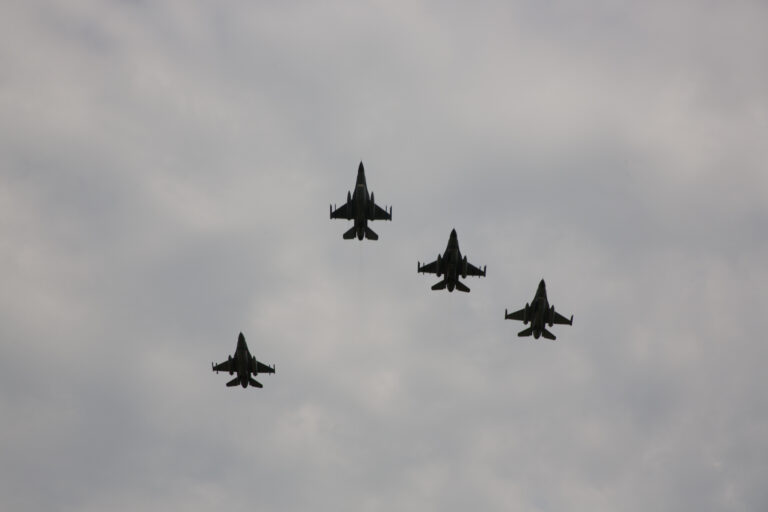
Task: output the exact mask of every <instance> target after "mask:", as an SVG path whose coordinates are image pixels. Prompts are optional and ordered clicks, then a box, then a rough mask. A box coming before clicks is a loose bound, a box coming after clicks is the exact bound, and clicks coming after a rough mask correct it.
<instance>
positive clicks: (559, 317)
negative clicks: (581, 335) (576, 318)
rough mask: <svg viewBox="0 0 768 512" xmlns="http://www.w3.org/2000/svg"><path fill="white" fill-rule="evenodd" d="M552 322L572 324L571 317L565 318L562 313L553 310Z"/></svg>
mask: <svg viewBox="0 0 768 512" xmlns="http://www.w3.org/2000/svg"><path fill="white" fill-rule="evenodd" d="M552 323H553V324H565V325H573V317H571V318H570V319H568V318H565V317H564V316H563V315H561V314H560V313H558V312H557V311H555V318H554V320H553V321H552Z"/></svg>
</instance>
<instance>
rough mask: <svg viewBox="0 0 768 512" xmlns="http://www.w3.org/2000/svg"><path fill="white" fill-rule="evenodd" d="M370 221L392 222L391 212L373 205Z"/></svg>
mask: <svg viewBox="0 0 768 512" xmlns="http://www.w3.org/2000/svg"><path fill="white" fill-rule="evenodd" d="M370 220H392V210H391V209H390V211H387V210H385V209H384V208H382V207H380V206H379V205H377V204H374V205H373V219H370Z"/></svg>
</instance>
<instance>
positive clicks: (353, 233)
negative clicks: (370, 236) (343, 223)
mask: <svg viewBox="0 0 768 512" xmlns="http://www.w3.org/2000/svg"><path fill="white" fill-rule="evenodd" d="M356 231H357V230H356V229H355V226H352V227H351V228H350V229H349V231H347V232H346V233H344V234H343V235H342V237H344V240H352V239H353V238H355V236H357V233H356Z"/></svg>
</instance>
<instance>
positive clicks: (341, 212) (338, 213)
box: [331, 202, 355, 220]
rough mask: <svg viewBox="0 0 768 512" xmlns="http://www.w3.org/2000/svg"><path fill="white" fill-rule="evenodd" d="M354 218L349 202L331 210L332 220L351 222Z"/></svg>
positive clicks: (352, 208)
mask: <svg viewBox="0 0 768 512" xmlns="http://www.w3.org/2000/svg"><path fill="white" fill-rule="evenodd" d="M354 216H355V212H354V207H353V206H352V203H351V202H346V203H344V204H343V205H341V206H339V207H338V208H336V209H335V210H334V209H331V218H332V219H347V220H351V219H352V218H353V217H354Z"/></svg>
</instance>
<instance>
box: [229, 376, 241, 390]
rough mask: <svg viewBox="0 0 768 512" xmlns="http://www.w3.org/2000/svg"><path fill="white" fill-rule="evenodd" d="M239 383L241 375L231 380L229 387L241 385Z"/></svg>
mask: <svg viewBox="0 0 768 512" xmlns="http://www.w3.org/2000/svg"><path fill="white" fill-rule="evenodd" d="M239 385H240V377H235V378H234V379H232V380H231V381H229V382H227V387H228V388H231V387H234V386H239Z"/></svg>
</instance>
